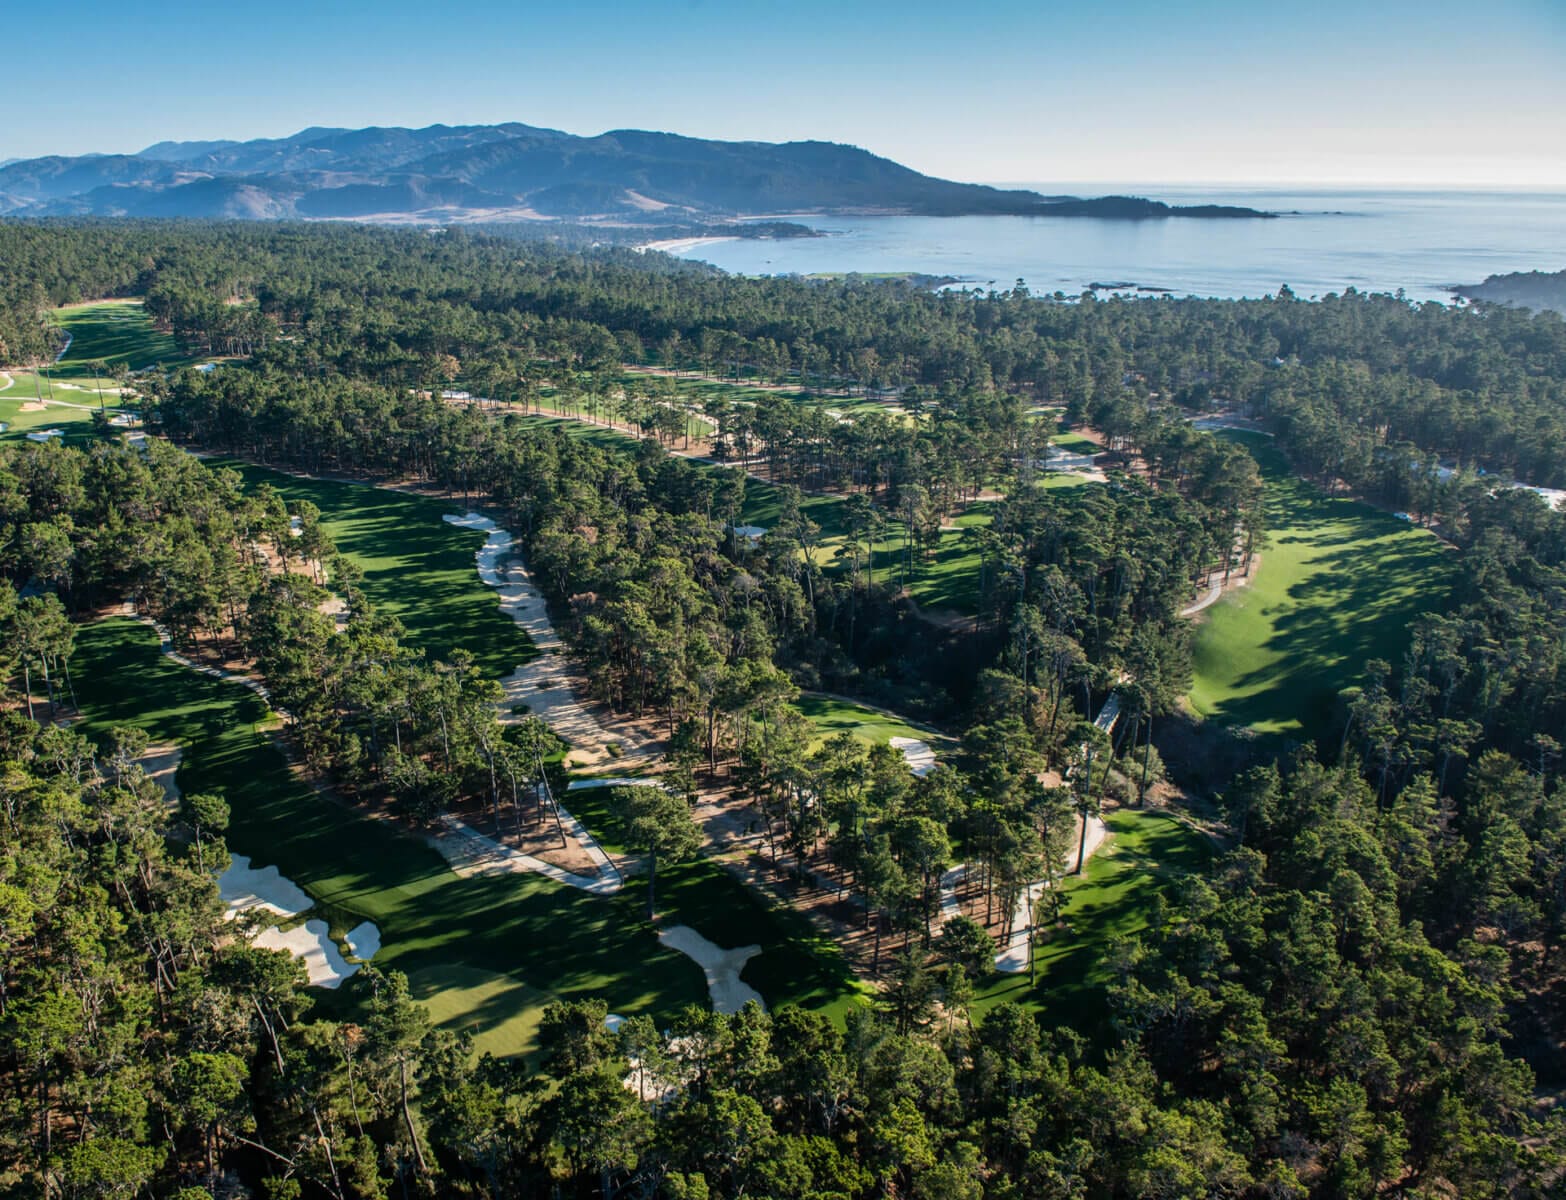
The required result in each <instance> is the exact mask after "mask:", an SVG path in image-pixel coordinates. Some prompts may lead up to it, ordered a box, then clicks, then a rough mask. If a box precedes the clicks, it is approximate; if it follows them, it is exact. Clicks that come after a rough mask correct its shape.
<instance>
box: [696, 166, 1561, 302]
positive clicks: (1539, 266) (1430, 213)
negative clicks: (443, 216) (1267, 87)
mask: <svg viewBox="0 0 1566 1200" xmlns="http://www.w3.org/2000/svg"><path fill="white" fill-rule="evenodd" d="M1026 186H1030V187H1033V188H1034V189H1035V190H1037V191H1041V192H1043V193H1045V194H1058V193H1061V192H1064V191H1066V190H1068V189H1065V188H1062V187H1060V186H1058V185H1054V186H1052V185H1047V184H1032V185H1026ZM1069 190H1070V191H1072V192H1073V193H1075V194H1079V195H1115V194H1120V195H1136V196H1147V197H1151V198H1153V199H1158V200H1164V201H1167V202H1168V203H1170V204H1233V205H1243V206H1246V207H1249V208H1258V209H1264V210H1267V211H1270V212H1280V213H1283V214H1284V215H1282V216H1280V217H1278V218H1277V219H1276V220H1254V219H1249V220H1241V219H1234V220H1229V219H1225V220H1202V219H1192V218H1181V217H1171V218H1168V219H1164V220H1152V221H1106V220H1098V219H1095V218H1087V217H836V216H834V217H826V216H799V217H792V218H790V219H792V220H795V221H798V222H799V223H801V224H805V225H810V226H811V227H813V228H815V229H818V230H820V231H821V232H822V233H824V234H826V235H827V236H825V237H820V238H797V239H786V240H782V241H759V240H746V239H728V240H723V241H711V242H707V243H706V244H702V245H696V246H690V247H687V248H684V249H681V250H678V251H676V253H679V254H680V255H681V256H682V257H687V258H696V259H702V260H704V261H706V262H710V263H712V264H714V265H716V266H719V267H722V268H723V269H724V270H727V271H734V272H737V273H740V274H746V275H789V274H797V275H810V274H816V273H821V272H849V271H857V272H860V273H865V274H870V273H880V272H904V271H908V272H918V273H920V274H924V275H932V276H950V277H954V278H956V279H957V280H959V281H960V282H959V284H958V285H956V286H966V287H982V288H990V287H995V288H1000V289H1004V288H1009V287H1011V286H1012V284H1013V283H1014V281H1015V280H1017V279H1019V278H1020V279H1022V280H1023V281H1024V282H1025V283H1026V284H1027V286H1028V288H1029V289H1030V290H1031V291H1033V292H1034V293H1051V292H1056V291H1060V292H1064V293H1066V294H1067V295H1070V296H1075V295H1078V294H1080V293H1081V292H1082V291H1083V290H1084V289H1086V288H1087V287H1088V286H1089V285H1090V284H1094V283H1111V284H1116V283H1118V284H1133V285H1136V286H1138V287H1141V288H1149V289H1152V288H1156V289H1164V290H1167V291H1168V292H1170V293H1173V294H1174V295H1177V296H1185V295H1196V296H1217V297H1225V298H1233V297H1243V296H1264V295H1270V294H1274V293H1276V292H1277V290H1278V288H1279V287H1280V286H1282V285H1284V284H1287V285H1288V286H1289V287H1290V288H1292V289H1293V291H1294V293H1295V294H1296V295H1298V296H1301V297H1311V296H1322V295H1326V294H1327V293H1329V292H1342V291H1344V290H1345V289H1347V288H1350V287H1353V288H1357V289H1358V290H1360V291H1375V292H1396V291H1398V290H1399V289H1402V290H1403V292H1404V294H1405V295H1406V296H1407V297H1408V298H1409V299H1411V300H1420V301H1423V300H1441V301H1450V300H1451V299H1452V296H1451V293H1450V292H1449V291H1448V290H1447V289H1448V288H1450V287H1451V286H1452V285H1454V284H1473V283H1478V282H1480V281H1481V280H1483V279H1484V278H1485V277H1486V276H1487V275H1491V274H1499V273H1504V272H1508V271H1535V270H1537V271H1559V270H1563V269H1566V193H1552V192H1540V191H1511V192H1475V191H1395V190H1380V191H1370V190H1325V189H1314V190H1287V189H1281V188H1278V189H1236V188H1195V187H1167V186H1160V185H1158V184H1095V185H1092V186H1091V187H1085V186H1083V185H1073V186H1072V187H1071V188H1070V189H1069ZM1144 294H1156V293H1144Z"/></svg>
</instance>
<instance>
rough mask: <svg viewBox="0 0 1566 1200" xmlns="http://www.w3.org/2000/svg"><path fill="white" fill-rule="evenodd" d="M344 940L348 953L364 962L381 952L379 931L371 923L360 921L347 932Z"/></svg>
mask: <svg viewBox="0 0 1566 1200" xmlns="http://www.w3.org/2000/svg"><path fill="white" fill-rule="evenodd" d="M344 940H345V941H346V942H347V943H348V952H349V953H350V954H352V955H353V956H354V957H355V958H361V959H363V960H364V961H365V962H369V961H370V960H371V959H372V958H374V957H375V956H376V955H377V954H379V953H380V951H381V931H380V930H379V929H377V928H376V927H375V925H374V923H373V922H371V921H360V922H359V923H358V924H357V925H355V926H354V927H353V928H352V929H350V930H349V931H348V936H347V937H346V938H345V939H344Z"/></svg>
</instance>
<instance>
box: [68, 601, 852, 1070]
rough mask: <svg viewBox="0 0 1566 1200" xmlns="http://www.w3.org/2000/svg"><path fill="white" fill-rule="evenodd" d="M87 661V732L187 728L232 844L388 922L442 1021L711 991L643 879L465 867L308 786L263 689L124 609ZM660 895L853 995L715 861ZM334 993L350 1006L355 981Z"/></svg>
mask: <svg viewBox="0 0 1566 1200" xmlns="http://www.w3.org/2000/svg"><path fill="white" fill-rule="evenodd" d="M72 663H73V674H74V677H75V680H76V686H77V692H78V695H79V697H80V699H81V704H82V711H83V713H84V717H85V719H84V722H83V725H82V729H83V730H84V732H87V733H89V734H92V735H101V734H102V733H104V732H105V731H107V730H108V729H109V728H110V727H112V726H115V725H132V726H136V727H139V728H143V729H146V730H147V731H148V733H149V734H150V735H151V736H152V737H153V739H154V740H155V741H160V742H161V741H174V742H178V743H179V744H180V745H181V746H182V747H183V749H184V759H183V762H182V764H181V766H180V771H179V784H180V787H181V788H182V789H183V790H184V791H186V792H201V791H207V792H216V793H218V794H220V795H223V796H224V797H226V798H227V800H228V802H229V804H230V806H231V808H232V810H233V817H232V823H231V825H230V829H229V835H228V842H229V845H230V847H231V848H232V849H233V850H234V851H235V852H237V853H243V854H248V855H250V856H251V858H252V859H253V861H254V862H255V863H256V865H257V866H262V865H276V866H277V867H278V868H279V869H280V870H281V871H282V873H283V874H284V875H285V876H287V877H288V878H290V879H292V880H293V881H294V882H295V883H297V884H299V885H300V886H301V887H303V888H304V889H305V890H306V891H307V892H308V893H309V894H310V896H311V897H312V898H313V899H314V900H315V901H316V902H317V909H318V911H319V913H320V915H322V916H324V917H325V918H326V919H327V920H328V922H329V924H330V925H331V928H332V931H333V933H334V934H335V935H337V936H341V934H342V933H343V932H345V931H346V930H347V929H349V928H351V927H352V926H353V925H355V924H357V923H358V922H359V921H361V920H370V921H374V922H375V924H376V925H377V926H379V928H380V930H381V936H382V943H383V944H382V950H381V953H380V954H378V955H377V956H376V959H375V962H376V965H377V966H379V967H382V968H384V969H390V970H399V971H404V972H405V973H407V974H408V976H409V979H410V981H411V983H412V985H413V987H414V991H415V994H416V995H418V996H419V997H420V998H421V999H424V1000H428V1001H430V1002H431V1004H432V1011H433V1012H434V1013H435V1015H436V1017H437V1019H439V1020H440V1021H442V1022H443V1023H447V1024H449V1025H450V1026H451V1027H453V1028H467V1029H472V1030H474V1031H476V1032H479V1033H480V1034H481V1039H480V1046H481V1048H482V1049H488V1050H491V1051H493V1052H495V1053H525V1052H527V1051H528V1050H530V1049H531V1048H532V1038H533V1035H534V1033H535V1031H536V1028H537V1022H538V1016H539V1012H540V1010H541V1008H542V1005H543V1004H545V1003H547V1002H548V1001H549V1000H551V999H555V998H568V999H582V998H587V997H590V996H598V997H601V998H603V999H604V1000H605V1001H607V1002H608V1004H609V1006H610V1008H611V1009H612V1010H613V1011H615V1012H619V1013H624V1014H627V1015H630V1014H634V1013H639V1012H647V1013H651V1014H653V1015H654V1016H655V1017H657V1018H658V1019H659V1020H667V1019H668V1018H670V1017H672V1016H673V1015H674V1013H676V1012H677V1011H678V1010H679V1009H680V1008H681V1007H683V1006H684V1005H686V1004H703V1005H704V1004H705V1003H706V1002H707V990H706V984H705V981H704V979H703V977H702V974H701V971H700V970H699V969H698V968H697V967H696V965H695V964H694V963H693V962H691V961H690V960H689V959H687V958H685V957H684V956H683V955H680V954H676V953H675V952H673V951H671V950H667V949H665V948H664V947H663V946H661V945H660V944H659V943H658V942H657V940H656V931H655V930H654V929H653V928H652V927H651V926H649V925H648V924H647V922H646V921H645V919H644V915H643V904H644V902H645V901H644V892H643V891H642V886H643V885H642V883H641V881H640V880H638V879H636V878H634V877H633V878H632V879H631V880H630V881H629V882H628V884H627V886H626V888H625V890H624V891H622V892H621V893H619V894H618V895H617V896H615V897H613V898H610V899H600V898H598V897H595V896H592V895H589V894H588V893H586V892H582V891H578V890H576V889H573V888H569V887H564V886H562V885H559V884H555V883H552V882H550V881H548V880H545V879H543V878H541V877H540V876H536V875H505V876H499V877H494V878H483V879H479V878H470V879H463V878H460V877H459V876H457V875H455V874H453V873H452V872H451V870H450V869H449V868H448V866H447V864H446V862H445V860H444V859H443V858H442V857H441V856H440V855H439V854H438V853H437V852H436V851H435V850H434V849H433V848H431V847H430V846H429V845H427V844H426V843H425V842H424V840H423V839H422V838H420V837H418V836H416V835H414V834H412V833H410V832H406V831H404V830H403V829H402V828H401V827H399V826H397V825H394V824H392V823H391V822H388V821H381V820H375V819H372V818H370V817H367V816H364V815H362V814H360V813H359V812H357V811H355V810H353V809H352V808H350V807H348V806H346V805H343V804H340V803H338V802H336V801H334V800H332V799H330V798H328V797H326V796H323V795H321V794H320V793H318V792H316V791H314V790H313V789H312V788H310V787H309V786H308V785H306V784H305V783H304V782H302V781H301V780H300V779H299V778H298V777H297V776H296V775H294V774H293V773H292V772H291V771H290V770H289V768H288V765H287V763H286V761H285V760H284V758H283V756H282V754H281V753H280V751H279V750H278V749H277V747H276V745H275V744H274V742H273V741H272V740H271V738H270V737H269V736H268V735H267V734H266V733H265V732H263V728H264V727H265V726H266V725H267V724H268V723H269V718H270V714H269V713H268V712H267V709H266V705H265V703H264V702H263V701H262V700H261V699H260V698H259V697H257V696H256V695H255V694H254V693H252V692H250V691H249V690H248V689H246V688H242V687H240V686H239V685H237V684H234V683H226V682H223V681H221V680H215V679H211V678H209V677H207V676H204V675H201V674H199V673H197V672H194V671H191V670H189V669H187V668H185V667H182V666H180V665H179V664H177V663H175V662H173V661H172V660H171V659H168V658H166V657H165V656H163V655H162V654H160V653H159V652H158V648H157V642H156V638H155V636H154V635H153V633H152V631H151V630H150V629H148V628H147V627H146V626H144V625H140V624H138V623H136V622H134V621H131V620H129V619H125V618H114V619H110V620H106V621H100V622H97V623H95V624H92V625H89V626H85V627H83V628H81V629H80V630H79V632H78V636H77V650H76V654H75V656H74V658H73V660H72ZM659 896H660V903H659V908H660V910H661V911H663V913H664V914H665V916H664V921H665V923H678V922H682V923H685V924H689V925H691V926H693V927H694V928H695V929H696V930H697V931H698V932H700V933H701V934H702V935H703V936H705V937H708V938H710V939H711V940H713V941H715V942H717V943H719V944H720V945H725V946H734V945H744V944H749V943H750V942H759V943H760V944H762V945H763V947H764V948H765V950H764V953H763V955H762V956H761V958H758V959H757V960H755V962H754V964H753V965H752V967H751V968H750V969H749V970H748V971H747V975H746V977H747V979H748V980H749V981H750V982H752V983H753V984H754V986H756V987H757V988H758V989H759V990H760V991H761V992H762V994H763V995H764V996H765V997H766V998H767V1001H768V1003H769V1004H772V1005H777V1004H782V1003H790V1002H792V1003H800V1004H805V1005H808V1006H810V1007H813V1008H827V1009H829V1010H831V1011H838V1010H839V1009H840V1008H841V1007H842V1005H843V1004H845V1003H847V1002H848V1001H849V998H850V997H852V996H853V995H854V994H855V991H856V988H855V985H854V983H853V980H852V978H851V977H850V975H849V972H848V969H847V966H846V964H845V963H844V962H843V960H842V956H841V955H840V954H839V953H838V952H837V950H836V948H835V947H834V946H832V945H830V944H829V943H826V942H824V941H823V940H821V939H820V938H818V937H817V936H816V935H815V934H814V932H813V930H812V929H811V928H810V926H809V925H808V924H807V923H805V922H804V921H803V919H802V918H798V917H797V915H796V914H793V913H789V912H786V911H780V910H776V909H773V908H772V907H770V906H768V905H767V904H765V903H763V902H762V901H760V900H758V899H756V898H754V897H752V896H750V894H749V893H748V892H747V891H746V890H745V888H744V887H743V886H742V885H741V884H739V883H738V882H737V881H735V880H733V879H732V878H731V877H730V876H728V875H727V874H726V873H725V872H724V871H723V870H722V868H720V867H718V866H717V865H716V864H713V863H710V862H704V861H695V862H691V863H686V864H680V865H677V866H673V867H670V868H669V869H668V870H667V871H660V885H659ZM763 959H765V960H767V961H765V962H764V961H763ZM331 1002H332V1003H334V1004H336V1003H344V1004H351V1003H352V1000H351V992H349V990H348V989H347V988H345V989H344V997H343V999H342V1000H341V1001H338V1000H336V999H335V998H334V999H333V1000H332V1001H331Z"/></svg>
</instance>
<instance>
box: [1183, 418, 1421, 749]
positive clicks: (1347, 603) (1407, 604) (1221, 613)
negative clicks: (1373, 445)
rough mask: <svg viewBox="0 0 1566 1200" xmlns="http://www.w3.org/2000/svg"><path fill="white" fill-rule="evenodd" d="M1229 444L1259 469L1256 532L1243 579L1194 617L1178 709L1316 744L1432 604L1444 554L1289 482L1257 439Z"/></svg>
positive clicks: (1358, 506) (1373, 513)
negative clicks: (1262, 533)
mask: <svg viewBox="0 0 1566 1200" xmlns="http://www.w3.org/2000/svg"><path fill="white" fill-rule="evenodd" d="M1229 436H1233V437H1236V438H1238V439H1240V440H1242V441H1243V442H1244V444H1245V445H1246V447H1247V448H1248V449H1249V450H1250V451H1251V453H1252V455H1253V456H1254V457H1255V458H1256V460H1257V463H1258V464H1259V465H1260V467H1261V469H1262V473H1263V478H1264V480H1265V483H1266V494H1265V495H1266V519H1267V529H1268V535H1267V540H1266V544H1265V545H1264V546H1263V547H1262V549H1261V551H1260V553H1261V563H1260V566H1259V567H1258V569H1257V570H1256V572H1255V578H1254V579H1253V580H1252V581H1251V582H1250V583H1248V584H1247V585H1246V586H1243V587H1240V588H1237V589H1235V590H1234V591H1232V592H1230V593H1229V594H1228V595H1227V596H1225V597H1224V598H1223V599H1222V600H1220V601H1219V602H1218V603H1217V604H1216V605H1214V606H1213V607H1212V608H1210V609H1208V610H1207V611H1206V612H1205V613H1204V614H1202V616H1201V617H1200V618H1199V620H1200V626H1199V628H1198V631H1197V635H1196V643H1195V648H1194V659H1195V667H1196V674H1195V681H1194V683H1193V684H1192V687H1191V692H1190V697H1189V699H1190V704H1191V707H1192V709H1193V710H1194V711H1195V712H1196V713H1197V714H1198V715H1200V716H1201V717H1204V718H1205V719H1207V720H1210V721H1216V722H1218V723H1220V724H1223V725H1228V726H1239V727H1248V728H1250V729H1253V730H1255V731H1256V732H1257V733H1259V734H1262V735H1280V736H1286V737H1290V738H1293V739H1295V740H1304V739H1306V738H1316V737H1320V736H1322V735H1323V734H1324V733H1325V732H1326V731H1327V729H1328V727H1329V726H1330V725H1331V724H1332V722H1333V719H1334V711H1335V705H1336V702H1337V696H1338V693H1339V692H1340V691H1341V690H1342V689H1343V688H1346V687H1349V686H1351V685H1353V684H1354V683H1356V682H1358V680H1359V679H1360V677H1361V675H1362V672H1363V669H1364V665H1365V663H1366V662H1367V661H1369V660H1370V659H1373V658H1380V659H1383V660H1385V661H1387V662H1390V663H1392V664H1393V665H1396V664H1397V663H1399V662H1400V661H1401V659H1402V656H1403V653H1404V651H1405V650H1406V648H1407V645H1408V627H1409V625H1410V623H1411V622H1413V621H1414V620H1415V618H1417V617H1418V616H1419V615H1420V614H1422V613H1426V612H1430V611H1433V610H1438V609H1440V608H1441V607H1442V606H1443V605H1444V603H1445V602H1446V595H1447V591H1448V589H1449V587H1450V581H1451V578H1452V575H1451V568H1450V564H1449V561H1448V559H1449V554H1450V552H1449V550H1448V548H1447V547H1446V546H1444V545H1443V544H1442V542H1441V541H1440V540H1439V539H1438V538H1436V537H1435V535H1434V534H1431V533H1429V532H1427V531H1425V530H1422V529H1417V528H1415V527H1413V526H1412V525H1410V524H1409V523H1408V522H1407V521H1403V520H1399V519H1398V518H1396V517H1394V516H1392V515H1391V514H1389V513H1385V512H1382V511H1380V510H1379V509H1376V508H1373V507H1372V506H1370V505H1368V504H1365V503H1362V502H1360V501H1358V500H1353V499H1349V498H1346V497H1340V496H1328V495H1326V494H1325V493H1323V492H1322V491H1321V490H1320V489H1319V488H1317V487H1316V486H1315V485H1313V484H1311V483H1308V482H1306V481H1305V480H1302V479H1299V478H1297V477H1295V476H1294V475H1293V474H1292V473H1291V472H1290V471H1289V469H1288V465H1287V463H1286V462H1284V460H1283V457H1282V455H1281V454H1279V453H1278V451H1277V450H1275V449H1274V448H1273V447H1272V446H1271V445H1270V444H1269V441H1268V439H1266V438H1264V437H1261V436H1259V435H1255V434H1243V433H1232V432H1231V433H1230V435H1229Z"/></svg>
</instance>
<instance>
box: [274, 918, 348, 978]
mask: <svg viewBox="0 0 1566 1200" xmlns="http://www.w3.org/2000/svg"><path fill="white" fill-rule="evenodd" d="M252 945H254V946H255V947H256V948H257V949H259V950H286V951H288V953H290V954H292V955H293V956H294V957H295V958H297V959H300V960H301V961H302V962H303V963H304V965H305V974H306V975H308V976H309V977H310V986H311V987H323V988H331V989H333V990H336V989H337V988H339V987H341V986H342V982H343V980H345V979H347V978H348V977H349V976H350V975H352V974H354V973H355V972H356V971H358V969H359V966H358V964H357V963H349V962H348V961H347V960H346V959H344V958H343V956H342V952H341V951H340V950H338V949H337V943H336V942H334V941H332V939H331V937H330V936H329V935H328V932H327V928H326V922H325V921H321V920H313V921H306V922H305V923H304V924H303V925H296V926H294V927H293V928H292V929H290V930H288V931H287V932H286V933H285V932H283V930H281V929H279V928H278V927H277V926H276V925H273V926H272V927H271V928H270V929H264V930H262V931H261V933H259V934H257V935H256V940H255V941H254V942H253V943H252Z"/></svg>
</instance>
